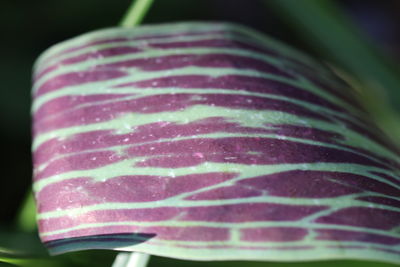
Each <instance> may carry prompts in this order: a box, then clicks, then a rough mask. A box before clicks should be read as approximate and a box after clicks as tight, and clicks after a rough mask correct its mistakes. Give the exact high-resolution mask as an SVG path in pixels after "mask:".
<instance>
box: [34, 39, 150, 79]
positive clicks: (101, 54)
mask: <svg viewBox="0 0 400 267" xmlns="http://www.w3.org/2000/svg"><path fill="white" fill-rule="evenodd" d="M141 51H142V50H141V49H139V48H137V47H129V46H119V47H111V48H106V49H101V50H98V51H95V52H87V53H84V54H81V55H78V56H74V57H70V58H66V59H64V60H61V61H59V62H57V63H56V65H51V66H50V67H48V68H46V69H44V70H43V71H41V72H40V73H39V74H38V75H36V76H35V79H34V81H38V80H39V79H40V78H41V77H43V76H44V75H45V74H47V73H50V72H52V71H55V70H57V69H59V68H60V67H62V66H65V65H70V64H76V63H79V62H82V61H88V60H98V59H102V58H106V57H112V56H118V55H123V54H135V53H139V52H141Z"/></svg>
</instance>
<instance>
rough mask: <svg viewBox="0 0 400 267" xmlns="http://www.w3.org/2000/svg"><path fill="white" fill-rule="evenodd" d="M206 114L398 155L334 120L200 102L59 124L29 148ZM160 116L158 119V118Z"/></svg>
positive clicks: (190, 118)
mask: <svg viewBox="0 0 400 267" xmlns="http://www.w3.org/2000/svg"><path fill="white" fill-rule="evenodd" d="M210 114H212V116H213V117H225V118H226V119H227V120H229V121H230V122H235V123H239V124H240V125H241V126H243V127H256V128H262V127H265V126H264V124H266V123H271V124H292V125H300V126H306V127H312V128H316V129H321V130H326V131H332V132H335V133H338V134H342V135H344V136H345V137H346V140H345V141H343V142H341V143H343V144H346V145H351V146H355V147H360V148H363V149H366V150H367V151H374V153H378V154H380V155H382V156H384V157H388V158H394V159H398V158H399V157H398V156H397V155H396V154H394V153H393V152H391V151H389V150H387V149H386V148H384V147H382V146H381V145H379V144H376V143H375V142H373V141H372V140H370V139H369V138H366V137H364V136H361V135H360V134H358V133H356V132H353V131H352V130H351V129H348V128H344V127H343V128H341V127H338V125H336V124H331V123H326V122H322V121H319V120H312V119H309V118H303V117H297V116H295V115H291V114H288V113H283V112H276V111H258V112H254V111H252V110H241V109H228V108H221V107H212V106H202V105H196V106H193V107H190V108H188V109H185V110H179V111H175V112H160V113H154V114H136V113H131V114H127V115H124V116H120V117H117V118H115V119H113V120H110V121H106V122H100V123H94V124H89V125H80V126H75V127H70V128H63V129H58V130H54V131H51V132H48V133H44V134H41V135H38V136H36V137H35V139H34V141H33V147H32V149H33V150H36V149H37V148H38V147H39V146H40V144H43V143H44V142H46V141H48V140H50V139H52V138H58V139H61V140H62V139H63V138H68V137H69V136H71V135H74V134H78V133H85V132H90V131H96V130H115V133H116V134H123V133H128V132H131V131H132V130H130V128H131V127H137V126H140V125H145V124H149V123H154V122H160V121H163V122H171V123H178V124H183V123H190V122H194V121H196V120H201V119H205V118H209V117H210ZM161 118H162V119H161Z"/></svg>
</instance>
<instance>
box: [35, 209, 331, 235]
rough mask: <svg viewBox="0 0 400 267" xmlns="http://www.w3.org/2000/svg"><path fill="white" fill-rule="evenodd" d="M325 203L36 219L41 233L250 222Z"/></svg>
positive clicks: (286, 217) (289, 217) (291, 216)
mask: <svg viewBox="0 0 400 267" xmlns="http://www.w3.org/2000/svg"><path fill="white" fill-rule="evenodd" d="M327 208H328V207H326V206H301V205H283V204H270V203H248V204H247V203H246V204H233V205H219V206H201V207H162V208H143V209H114V210H97V211H90V212H87V213H84V214H81V215H71V216H70V215H66V216H63V217H57V218H50V219H41V220H39V223H38V224H39V229H40V232H41V233H44V232H50V231H56V230H61V229H66V228H69V227H74V226H78V225H81V224H84V223H105V222H130V221H136V222H156V221H166V220H171V219H176V220H179V221H212V222H232V223H238V222H253V221H294V220H300V219H302V218H304V217H306V216H309V215H312V214H314V213H316V212H319V211H321V210H325V209H327Z"/></svg>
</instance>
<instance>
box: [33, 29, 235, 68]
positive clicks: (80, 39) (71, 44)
mask: <svg viewBox="0 0 400 267" xmlns="http://www.w3.org/2000/svg"><path fill="white" fill-rule="evenodd" d="M210 26H211V27H212V29H210ZM227 29H230V28H228V27H227V26H226V25H223V24H213V23H210V24H208V23H167V24H160V25H156V26H152V25H147V26H140V27H136V28H134V29H127V28H122V27H114V28H105V29H100V30H96V31H92V32H89V33H84V34H82V35H79V36H76V37H73V38H71V39H68V40H65V41H63V42H61V43H58V44H55V45H53V46H51V47H50V48H48V49H47V50H46V51H44V52H43V53H42V54H41V55H40V57H39V58H38V60H37V62H36V64H37V65H38V64H41V62H43V61H46V58H49V57H52V56H54V55H56V54H58V53H61V52H63V51H65V50H68V49H71V48H75V47H76V46H81V45H85V44H87V43H91V42H94V41H101V40H108V39H114V38H121V37H123V38H133V37H146V36H152V35H168V34H179V33H182V32H183V33H186V32H187V33H189V32H190V33H205V34H207V33H209V32H210V31H211V30H212V31H220V30H227Z"/></svg>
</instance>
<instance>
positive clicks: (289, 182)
mask: <svg viewBox="0 0 400 267" xmlns="http://www.w3.org/2000/svg"><path fill="white" fill-rule="evenodd" d="M238 184H239V185H242V186H246V187H247V188H251V189H255V190H260V191H265V192H266V193H267V192H268V194H269V195H273V196H285V197H299V198H301V197H306V198H309V197H310V198H330V197H338V196H342V195H349V194H355V193H361V192H376V193H381V194H385V195H392V196H398V195H399V194H400V190H398V189H397V188H395V187H392V186H390V185H388V184H385V183H382V182H379V181H376V180H374V179H371V178H368V177H366V176H361V175H355V174H351V173H344V172H328V171H326V172H324V171H302V170H294V171H287V172H280V173H275V174H270V175H265V176H261V177H256V178H247V179H245V180H241V181H239V182H238ZM304 185H307V186H304Z"/></svg>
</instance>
